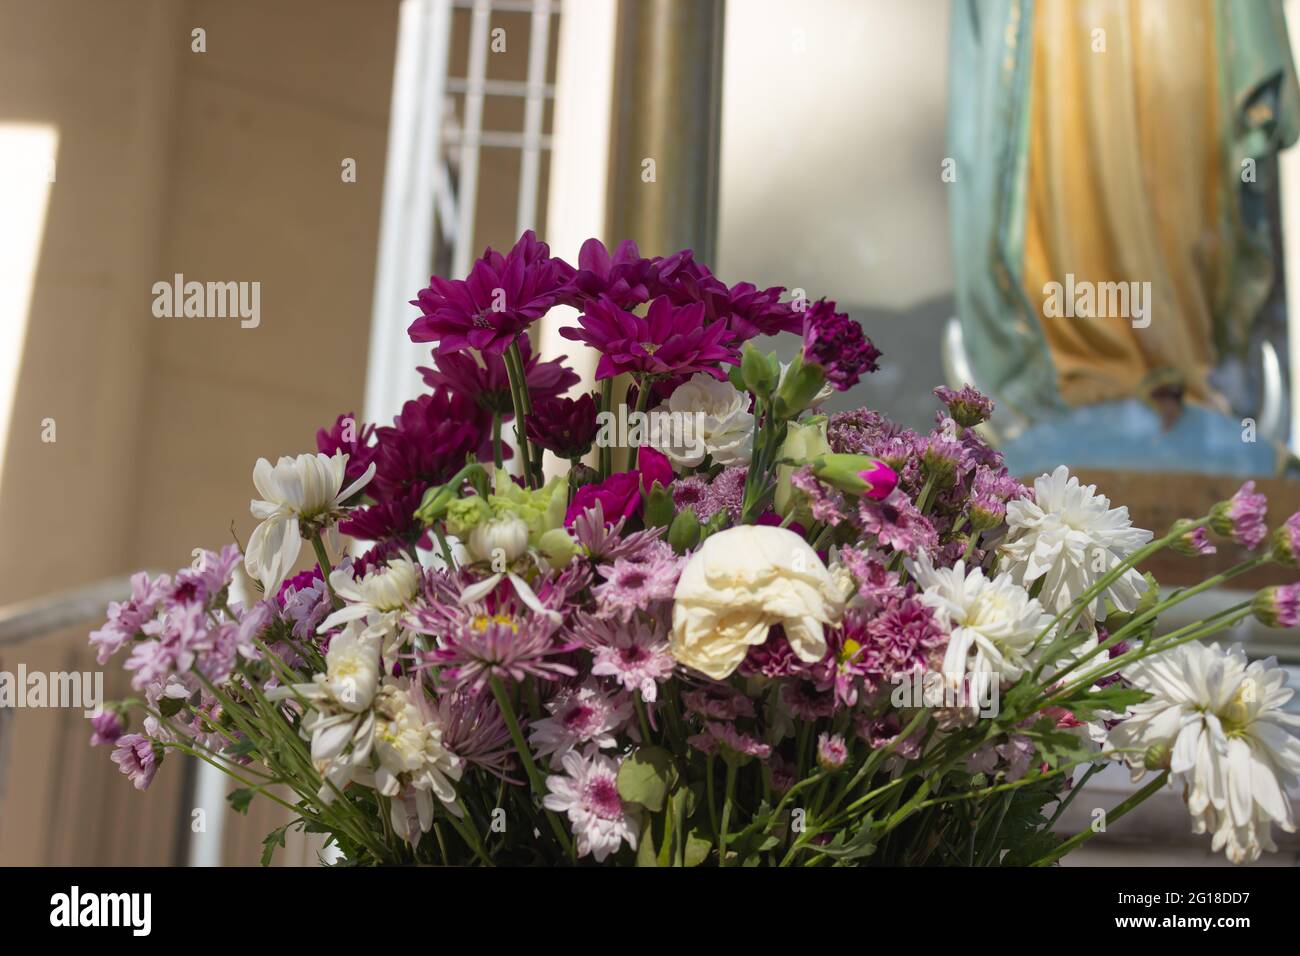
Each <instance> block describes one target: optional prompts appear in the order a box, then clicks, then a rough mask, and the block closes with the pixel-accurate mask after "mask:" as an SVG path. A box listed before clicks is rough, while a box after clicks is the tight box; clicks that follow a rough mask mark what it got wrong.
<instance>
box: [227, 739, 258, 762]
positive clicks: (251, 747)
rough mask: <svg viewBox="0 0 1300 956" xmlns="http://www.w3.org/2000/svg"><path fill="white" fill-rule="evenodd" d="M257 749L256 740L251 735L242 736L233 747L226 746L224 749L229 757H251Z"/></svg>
mask: <svg viewBox="0 0 1300 956" xmlns="http://www.w3.org/2000/svg"><path fill="white" fill-rule="evenodd" d="M257 751H258V746H257V741H256V740H254V739H253V738H252V737H244V738H243V739H242V740H240V741H239V743H237V744H235V745H234V746H233V747H227V748H226V750H225V752H226V753H227V754H229V755H230V756H231V757H251V756H252V755H253V754H255V753H257Z"/></svg>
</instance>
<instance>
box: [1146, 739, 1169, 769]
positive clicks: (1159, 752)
mask: <svg viewBox="0 0 1300 956" xmlns="http://www.w3.org/2000/svg"><path fill="white" fill-rule="evenodd" d="M1169 757H1170V752H1169V745H1168V744H1164V743H1161V744H1152V745H1151V746H1150V747H1148V748H1147V750H1146V753H1144V754H1143V755H1142V766H1144V767H1146V768H1147V769H1148V770H1168V769H1169Z"/></svg>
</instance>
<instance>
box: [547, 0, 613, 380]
mask: <svg viewBox="0 0 1300 956" xmlns="http://www.w3.org/2000/svg"><path fill="white" fill-rule="evenodd" d="M617 13H618V4H617V3H616V2H615V0H565V4H564V13H563V15H562V16H561V17H560V38H559V52H558V55H557V60H556V64H555V115H554V119H553V121H552V125H551V143H552V146H551V177H550V187H549V190H548V194H547V203H546V205H547V215H546V223H547V224H546V235H545V237H544V238H545V239H546V241H547V242H548V243H549V244H550V246H551V252H552V254H553V255H557V256H560V257H561V258H563V259H566V260H567V261H569V262H572V263H574V264H575V265H576V264H577V258H578V249H579V248H580V247H581V246H582V243H583V241H584V240H586V239H588V238H590V237H591V236H597V237H603V238H605V239H606V240H607V241H609V240H613V241H615V242H616V241H618V240H620V239H623V238H626V237H623V236H603V233H604V231H605V186H606V180H607V179H608V175H609V173H608V170H609V135H610V129H609V127H610V108H611V101H612V98H613V90H614V27H615V21H616V20H617ZM575 315H577V313H576V312H575V311H574V310H573V309H571V308H568V307H564V308H556V309H552V310H551V312H550V313H549V314H548V315H547V316H546V318H545V319H543V320H542V322H541V323H540V328H539V330H538V338H537V344H538V348H539V349H540V351H541V354H542V356H543V357H544V358H556V357H558V356H565V357H567V358H568V361H569V364H570V365H572V366H574V370H575V371H576V372H577V373H578V374H579V375H580V376H581V377H582V382H581V383H580V385H578V386H577V387H576V390H581V389H588V388H590V387H591V383H592V381H593V379H594V377H595V372H596V355H595V352H594V351H593V350H592V349H584V348H575V347H574V343H573V342H570V341H569V340H568V339H565V338H561V337H560V335H559V329H561V328H562V327H564V326H566V325H572V324H573V317H574V316H575Z"/></svg>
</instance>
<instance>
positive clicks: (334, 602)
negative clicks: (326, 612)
mask: <svg viewBox="0 0 1300 956" xmlns="http://www.w3.org/2000/svg"><path fill="white" fill-rule="evenodd" d="M311 546H312V548H313V550H315V552H316V564H317V565H318V566H319V567H320V573H321V577H323V578H324V579H325V590H326V591H328V592H329V596H330V606H331V607H333V608H334V610H336V611H337V610H338V609H339V608H341V607H343V602H342V601H340V600H339V596H338V595H337V594H335V593H334V585H332V584H330V572H331V571H332V570H333V568H331V567H330V556H329V552H328V551H326V550H325V542H324V541H322V540H321V537H320V530H319V529H317V530H316V531H313V532H312V536H311Z"/></svg>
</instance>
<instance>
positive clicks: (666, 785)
mask: <svg viewBox="0 0 1300 956" xmlns="http://www.w3.org/2000/svg"><path fill="white" fill-rule="evenodd" d="M676 783H677V768H676V767H674V766H673V758H672V756H671V755H670V754H669V753H668V751H666V750H664V749H663V748H662V747H642V748H641V749H640V750H637V751H634V752H633V753H632V754H631V755H630V756H628V757H627V758H626V759H625V760H624V761H623V763H622V765H621V766H620V767H619V768H618V795H619V796H620V797H622V798H623V799H624V800H626V801H627V802H628V803H639V804H640V805H641V806H643V807H645V808H646V809H647V810H650V811H651V812H652V813H658V812H659V811H660V810H662V809H663V808H664V800H665V799H666V798H667V796H668V791H669V790H671V789H672V788H673V786H674V785H675V784H676Z"/></svg>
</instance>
